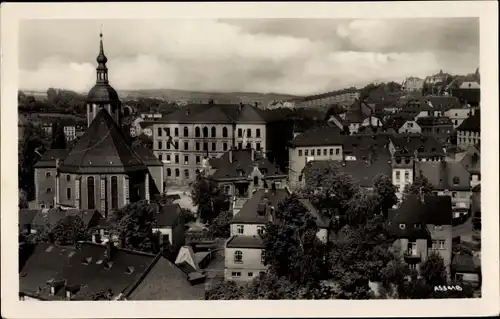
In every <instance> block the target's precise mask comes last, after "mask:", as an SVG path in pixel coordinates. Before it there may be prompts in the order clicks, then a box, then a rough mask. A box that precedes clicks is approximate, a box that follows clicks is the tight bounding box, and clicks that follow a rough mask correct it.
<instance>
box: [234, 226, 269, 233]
mask: <svg viewBox="0 0 500 319" xmlns="http://www.w3.org/2000/svg"><path fill="white" fill-rule="evenodd" d="M244 232H245V225H236V233H237V234H238V235H243V233H244ZM263 233H264V226H257V234H259V235H261V234H263Z"/></svg>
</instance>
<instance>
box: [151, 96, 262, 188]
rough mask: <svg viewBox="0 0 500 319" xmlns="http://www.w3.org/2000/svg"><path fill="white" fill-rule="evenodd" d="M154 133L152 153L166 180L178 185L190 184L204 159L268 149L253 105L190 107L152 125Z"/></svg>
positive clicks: (212, 103)
mask: <svg viewBox="0 0 500 319" xmlns="http://www.w3.org/2000/svg"><path fill="white" fill-rule="evenodd" d="M153 133H154V134H153V151H154V153H155V154H156V155H157V156H158V158H162V160H163V163H164V167H165V172H166V174H165V180H166V181H167V182H168V183H171V184H178V185H188V184H189V183H191V182H193V181H194V180H195V178H196V171H197V170H201V169H202V168H203V160H204V159H209V158H213V157H220V156H221V155H222V154H224V153H225V152H227V151H228V150H229V149H231V148H238V149H243V148H248V149H250V148H253V149H255V150H257V151H262V153H263V154H265V152H266V149H267V148H266V121H265V120H264V119H263V117H262V116H261V111H260V110H259V109H257V108H256V107H255V106H252V105H243V104H239V105H233V104H215V103H214V102H213V101H210V102H209V103H208V104H190V105H188V106H186V107H185V108H182V109H180V110H178V111H175V112H173V113H170V114H167V115H166V116H164V117H163V118H162V119H161V120H158V121H155V122H154V124H153ZM169 171H170V172H171V174H170V175H169V174H168V172H169Z"/></svg>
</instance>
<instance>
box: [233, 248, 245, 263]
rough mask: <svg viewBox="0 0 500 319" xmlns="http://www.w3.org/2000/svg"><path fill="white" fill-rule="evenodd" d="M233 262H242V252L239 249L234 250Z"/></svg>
mask: <svg viewBox="0 0 500 319" xmlns="http://www.w3.org/2000/svg"><path fill="white" fill-rule="evenodd" d="M234 262H235V263H239V264H241V263H243V252H241V250H237V251H235V252H234Z"/></svg>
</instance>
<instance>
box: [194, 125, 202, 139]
mask: <svg viewBox="0 0 500 319" xmlns="http://www.w3.org/2000/svg"><path fill="white" fill-rule="evenodd" d="M194 136H195V137H200V136H201V133H200V128H199V127H196V128H195V129H194Z"/></svg>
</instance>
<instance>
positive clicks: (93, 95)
mask: <svg viewBox="0 0 500 319" xmlns="http://www.w3.org/2000/svg"><path fill="white" fill-rule="evenodd" d="M119 100H120V99H119V98H118V93H117V92H116V90H115V89H113V88H112V87H111V86H110V85H109V84H107V83H106V84H104V83H98V84H96V85H94V87H93V88H91V89H90V91H89V94H88V95H87V103H104V102H118V101H119Z"/></svg>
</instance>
